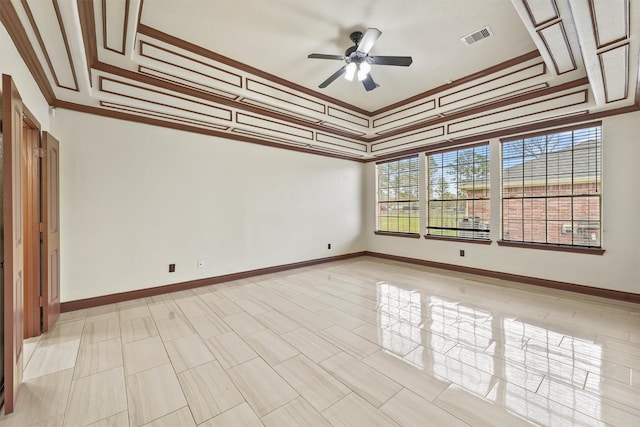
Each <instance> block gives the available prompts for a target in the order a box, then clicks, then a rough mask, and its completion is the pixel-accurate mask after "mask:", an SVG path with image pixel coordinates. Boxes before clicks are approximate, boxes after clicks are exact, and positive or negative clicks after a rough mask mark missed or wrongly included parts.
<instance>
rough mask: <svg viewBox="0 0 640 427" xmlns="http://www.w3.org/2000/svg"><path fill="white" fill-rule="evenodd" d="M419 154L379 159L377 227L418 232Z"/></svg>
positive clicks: (386, 230)
mask: <svg viewBox="0 0 640 427" xmlns="http://www.w3.org/2000/svg"><path fill="white" fill-rule="evenodd" d="M419 170H420V166H419V162H418V156H417V155H415V156H411V157H405V158H403V159H398V160H392V161H389V162H383V163H378V164H377V165H376V171H377V176H378V178H377V183H378V231H385V232H392V233H415V234H418V233H420V205H419V193H420V192H419Z"/></svg>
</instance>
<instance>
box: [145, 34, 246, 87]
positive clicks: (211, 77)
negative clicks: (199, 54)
mask: <svg viewBox="0 0 640 427" xmlns="http://www.w3.org/2000/svg"><path fill="white" fill-rule="evenodd" d="M145 46H150V47H152V48H155V49H158V50H162V51H164V52H167V53H168V54H170V55H175V56H178V57H180V58H184V59H186V60H187V61H191V62H195V63H197V64H200V65H204V66H205V67H209V68H212V69H214V70H218V71H220V72H222V73H226V74H228V75H230V76H233V77H237V78H238V83H237V84H234V83H231V82H228V81H225V80H221V79H219V78H216V77H213V76H211V75H208V74H205V73H201V72H199V71H195V70H192V69H189V68H186V67H183V66H181V65H177V64H170V63H168V62H167V61H164V60H162V59H159V58H157V57H155V56H150V55H149V54H147V53H145V52H144V47H145ZM140 56H142V57H144V58H149V59H152V60H154V61H157V62H160V63H162V64H165V65H171V66H174V67H177V68H181V69H183V70H186V71H190V72H192V73H195V74H199V75H201V76H203V77H207V78H210V79H213V80H217V81H219V82H221V83H224V84H228V85H230V86H235V87H238V88H242V76H241V75H239V74H235V73H232V72H230V71H227V70H223V69H222V68H220V67H216V66H214V65H211V64H207V63H206V62H203V61H199V60H197V59H196V58H191V57H189V56H187V55H183V54H181V53H178V52H173V51H171V50H169V49H166V48H164V47H161V46H158V45H155V44H153V43H149V42H146V41H144V40H141V41H140ZM215 89H217V88H215Z"/></svg>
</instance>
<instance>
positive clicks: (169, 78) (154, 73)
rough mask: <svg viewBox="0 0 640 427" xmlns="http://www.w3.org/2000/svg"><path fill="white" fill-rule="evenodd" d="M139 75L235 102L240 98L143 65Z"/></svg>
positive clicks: (140, 66) (139, 69) (139, 67)
mask: <svg viewBox="0 0 640 427" xmlns="http://www.w3.org/2000/svg"><path fill="white" fill-rule="evenodd" d="M138 73H140V74H142V75H145V76H149V77H152V78H156V79H160V80H163V81H166V82H168V83H171V84H177V85H181V86H184V87H187V88H189V89H193V90H199V91H201V92H205V93H212V94H214V95H218V96H222V97H224V98H229V99H234V100H238V98H240V97H239V96H238V95H236V94H233V93H231V92H227V91H224V90H222V89H218V88H215V87H213V86H210V85H206V84H204V83H199V82H194V81H192V80H189V79H185V78H182V77H178V76H176V75H174V74H171V73H165V72H164V71H160V70H156V69H155V68H151V67H145V66H143V65H139V66H138Z"/></svg>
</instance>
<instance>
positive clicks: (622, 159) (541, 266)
mask: <svg viewBox="0 0 640 427" xmlns="http://www.w3.org/2000/svg"><path fill="white" fill-rule="evenodd" d="M602 126H603V128H602V132H603V137H602V138H603V143H602V145H603V166H602V169H603V172H602V174H603V177H602V179H603V189H602V194H603V202H602V205H603V206H602V212H603V213H602V219H603V233H602V245H603V248H604V249H605V250H606V252H605V254H604V255H602V256H597V255H585V254H578V253H568V252H556V251H545V250H534V249H521V248H513V247H499V246H498V245H497V243H496V240H498V239H499V236H500V234H499V227H498V226H497V225H498V224H500V212H499V209H500V199H499V194H500V193H499V188H500V186H499V185H500V181H499V176H500V166H499V162H492V169H491V173H492V179H491V186H492V189H493V190H492V195H493V197H492V202H491V224H492V227H491V229H492V231H491V238H492V240H493V243H492V244H491V245H490V246H486V245H478V244H469V243H458V242H447V241H439V240H438V241H435V240H426V239H423V238H422V239H407V238H400V237H388V236H377V235H374V234H373V231H374V230H375V212H376V210H375V191H376V189H375V179H374V177H375V164H373V163H368V164H367V166H366V168H365V186H366V190H365V192H366V196H365V215H366V231H365V246H366V248H367V250H369V251H373V252H380V253H385V254H392V255H398V256H404V257H410V258H417V259H422V260H429V261H435V262H442V263H447V264H456V265H463V266H467V267H474V268H481V269H485V270H493V271H500V272H506V273H511V274H518V275H524V276H531V277H538V278H543V279H549V280H558V281H563V282H569V283H575V284H581V285H589V286H596V287H600V288H605V289H613V290H619V291H626V292H633V293H640V191H639V190H640V188H639V185H638V184H639V183H640V166H639V161H638V159H640V142H639V139H638V135H640V112H634V113H630V114H625V115H620V116H613V117H609V118H605V119H603V124H602ZM490 144H491V156H492V158H498V156H499V153H500V149H499V144H500V142H499V141H498V140H492V141H491V142H490ZM460 249H464V250H465V257H464V258H461V257H460V256H459V250H460Z"/></svg>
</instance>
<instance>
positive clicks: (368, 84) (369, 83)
mask: <svg viewBox="0 0 640 427" xmlns="http://www.w3.org/2000/svg"><path fill="white" fill-rule="evenodd" d="M362 85H363V86H364V88H365V89H366V90H367V92H369V91H370V90H374V89H375V88H377V87H378V86H380V85H379V84H378V83H376V82H374V81H373V78H372V77H371V74H367V77H366V78H365V79H364V80H363V81H362Z"/></svg>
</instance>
